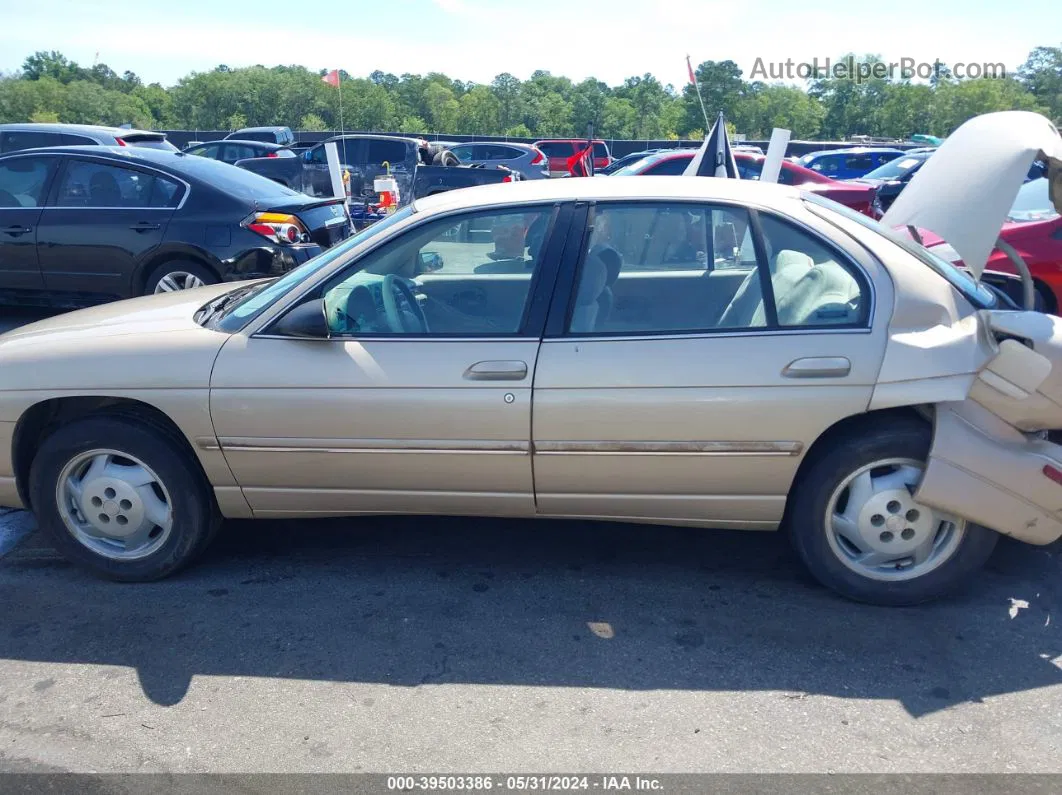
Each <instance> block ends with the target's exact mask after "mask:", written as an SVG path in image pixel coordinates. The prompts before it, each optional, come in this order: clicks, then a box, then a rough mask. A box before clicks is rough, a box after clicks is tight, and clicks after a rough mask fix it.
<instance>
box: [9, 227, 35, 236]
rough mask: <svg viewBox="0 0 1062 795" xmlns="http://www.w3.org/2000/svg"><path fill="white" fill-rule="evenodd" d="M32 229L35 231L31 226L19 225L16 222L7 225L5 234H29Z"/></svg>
mask: <svg viewBox="0 0 1062 795" xmlns="http://www.w3.org/2000/svg"><path fill="white" fill-rule="evenodd" d="M32 231H33V228H32V227H29V226H18V225H17V224H15V225H13V226H5V227H4V229H3V232H4V234H5V235H11V237H18V236H19V235H26V234H29V233H30V232H32Z"/></svg>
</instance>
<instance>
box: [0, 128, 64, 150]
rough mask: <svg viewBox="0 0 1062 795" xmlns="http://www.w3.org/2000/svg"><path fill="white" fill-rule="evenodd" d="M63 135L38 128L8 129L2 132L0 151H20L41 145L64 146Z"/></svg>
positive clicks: (0, 134) (0, 135)
mask: <svg viewBox="0 0 1062 795" xmlns="http://www.w3.org/2000/svg"><path fill="white" fill-rule="evenodd" d="M63 143H64V141H63V136H62V134H61V133H57V132H43V131H38V130H29V131H22V130H8V131H6V132H3V133H0V152H19V151H21V150H23V149H37V148H38V147H41V146H62V145H63Z"/></svg>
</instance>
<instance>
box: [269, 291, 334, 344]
mask: <svg viewBox="0 0 1062 795" xmlns="http://www.w3.org/2000/svg"><path fill="white" fill-rule="evenodd" d="M272 332H273V333H274V334H280V335H282V336H285V337H300V338H303V339H327V338H328V321H327V320H326V318H325V310H324V301H322V300H321V299H320V298H317V299H315V300H313V301H307V302H306V303H303V304H299V305H298V306H297V307H295V308H294V309H292V310H291V311H290V312H288V313H287V314H285V315H284V316H283V317H282V318H280V320H278V321H277V322H276V323H274V324H273V329H272Z"/></svg>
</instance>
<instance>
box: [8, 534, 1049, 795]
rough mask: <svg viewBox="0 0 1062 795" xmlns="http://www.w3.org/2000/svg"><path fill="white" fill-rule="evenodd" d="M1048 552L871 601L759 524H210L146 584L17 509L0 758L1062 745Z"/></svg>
mask: <svg viewBox="0 0 1062 795" xmlns="http://www.w3.org/2000/svg"><path fill="white" fill-rule="evenodd" d="M20 516H21V517H22V518H20ZM24 521H25V519H24V516H23V515H19V514H8V515H7V516H5V517H2V518H0V525H7V526H12V525H14V524H16V523H17V522H24ZM1060 551H1062V546H1060V545H1058V544H1056V545H1053V546H1051V547H1048V548H1033V547H1029V546H1024V545H1019V544H1015V543H1010V542H1004V543H1002V544H1001V545H1000V546H999V547H998V548H997V550H996V553H995V555H994V557H993V559H992V561H991V563H990V565H989V567H988V569H987V570H986V571H985V572H984V574H983V575H982V576H981V577H980V578H979V580H978V581H977V583H976V584H975V586H974V587H973V588H972V589H970V590H968V591H966V592H965V593H964V594H962V595H960V596H958V597H955V598H952V599H948V600H945V601H942V602H939V603H936V604H932V605H928V606H924V607H919V608H904V609H886V608H871V607H864V606H860V605H856V604H853V603H850V602H847V601H845V600H843V599H841V598H839V597H837V596H834V595H832V594H831V593H829V592H828V591H826V590H825V589H823V588H821V587H820V586H818V585H816V584H814V583H813V582H812V581H811V580H810V578H809V577H808V576H807V575H806V574H805V573H804V572H803V571H802V570H801V569H800V568H799V567H798V566H797V564H796V562H795V560H794V558H793V556H792V554H791V553H790V552H789V550H788V547H787V546H786V545H785V544H784V543H783V540H782V539H781V538H779V537H778V536H776V535H775V534H771V533H738V532H721V531H720V532H714V531H701V530H683V529H674V528H663V527H639V526H626V525H615V524H594V523H589V522H558V521H541V522H512V521H509V522H501V521H490V520H466V519H428V518H378V519H377V518H374V519H362V520H328V521H313V522H311V521H297V522H296V521H291V522H268V523H261V524H253V523H246V522H230V523H228V524H227V525H226V526H225V528H224V529H223V532H222V534H221V537H220V538H219V540H218V542H217V543H216V544H215V546H214V547H213V548H212V550H211V551H210V552H209V553H208V555H207V558H206V560H205V561H203V562H202V563H201V564H199V565H197V566H195V567H193V568H191V569H190V570H188V571H187V572H185V573H183V574H181V575H179V576H178V577H176V578H173V579H170V580H167V581H165V582H161V583H157V584H151V585H118V584H111V583H106V582H101V581H98V580H96V579H94V578H91V577H90V576H88V575H86V574H84V573H82V572H81V571H79V570H78V569H76V568H73V567H72V566H70V565H69V564H68V563H66V562H65V561H64V560H63V559H62V558H60V557H59V556H58V555H57V554H56V553H55V552H54V551H52V550H51V549H50V548H49V547H48V546H47V544H46V543H44V542H43V540H42V539H41V538H40V536H39V535H37V534H35V533H31V534H30V535H29V536H28V537H26V538H24V539H23V540H22V542H21V543H20V544H19V546H18V547H17V548H16V549H15V550H14V551H12V552H10V553H9V554H8V555H7V556H6V557H5V558H4V559H3V560H2V561H0V603H2V604H3V605H4V610H3V611H2V613H0V682H3V685H2V687H0V767H2V768H3V769H4V770H9V771H10V770H16V771H18V770H21V771H57V770H78V771H87V770H94V771H122V772H126V771H139V772H181V771H225V772H239V771H257V772H299V771H344V772H359V771H374V772H387V771H392V772H393V771H400V772H409V771H424V772H439V771H463V772H470V771H520V770H523V771H528V770H533V771H539V772H541V771H557V772H570V771H616V770H622V771H627V772H641V771H645V772H649V771H652V772H657V773H659V772H685V771H729V772H738V771H741V772H756V771H819V772H826V771H834V772H870V771H872V772H888V771H903V772H920V771H933V772H947V771H965V772H990V771H991V772H1005V771H1018V770H1020V771H1023V772H1036V771H1057V770H1058V769H1059V767H1060V765H1059V762H1058V759H1059V750H1060V743H1062V718H1060V716H1062V687H1060V686H1059V685H1060V684H1062V670H1060V669H1059V664H1060V663H1062V632H1060V631H1059V617H1058V616H1057V613H1058V610H1057V608H1058V607H1059V605H1062V589H1060V587H1059V582H1060V579H1059V575H1060V573H1062V572H1060V560H1062V559H1060ZM974 786H975V788H976V787H978V786H981V785H974ZM983 786H984V787H986V788H989V787H990V786H991V782H990V781H987V780H986V781H985V782H983ZM984 791H988V790H987V789H986V790H984Z"/></svg>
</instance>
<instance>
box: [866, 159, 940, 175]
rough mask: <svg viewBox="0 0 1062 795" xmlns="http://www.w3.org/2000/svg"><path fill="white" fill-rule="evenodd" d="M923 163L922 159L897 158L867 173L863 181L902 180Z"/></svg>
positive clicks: (924, 160)
mask: <svg viewBox="0 0 1062 795" xmlns="http://www.w3.org/2000/svg"><path fill="white" fill-rule="evenodd" d="M924 162H926V158H924V157H898V158H896V159H895V160H890V161H889V162H888V163H886V164H885V165H883V166H878V167H877V168H875V169H874V170H873V171H870V172H868V173H867V174H866V176H865V177H864V179H903V178H904V177H905V176H907V175H908V174H910V173H911V172H912V171H914V170H915V169H916V168H918V167H919V166H920V165H922V164H923V163H924ZM934 168H936V166H934Z"/></svg>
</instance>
